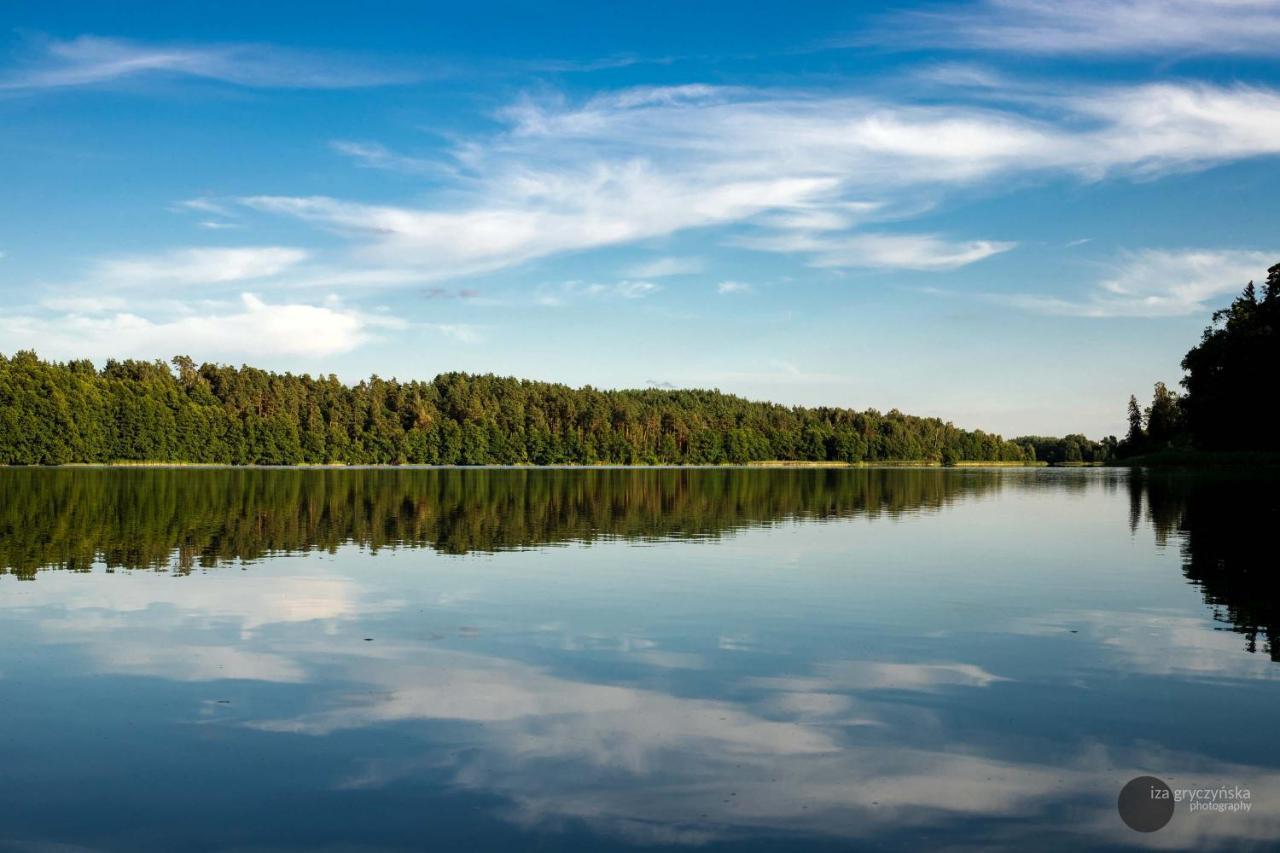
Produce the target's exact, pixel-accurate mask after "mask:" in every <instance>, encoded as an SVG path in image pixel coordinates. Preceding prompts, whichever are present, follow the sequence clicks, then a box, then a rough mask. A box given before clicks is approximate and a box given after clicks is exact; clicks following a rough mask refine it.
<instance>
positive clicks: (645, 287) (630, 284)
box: [614, 281, 662, 299]
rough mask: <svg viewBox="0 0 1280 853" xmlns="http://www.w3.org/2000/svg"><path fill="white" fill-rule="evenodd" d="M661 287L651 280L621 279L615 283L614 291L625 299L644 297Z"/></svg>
mask: <svg viewBox="0 0 1280 853" xmlns="http://www.w3.org/2000/svg"><path fill="white" fill-rule="evenodd" d="M661 289H662V288H661V287H659V286H658V285H656V284H654V283H653V282H651V281H620V282H618V283H617V284H616V285H614V292H615V293H617V294H618V295H619V296H621V297H622V298H623V299H643V298H644V297H646V296H649V295H651V294H653V293H657V292H658V291H659V290H661Z"/></svg>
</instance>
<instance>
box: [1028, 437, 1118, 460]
mask: <svg viewBox="0 0 1280 853" xmlns="http://www.w3.org/2000/svg"><path fill="white" fill-rule="evenodd" d="M1014 441H1015V442H1016V443H1017V444H1019V445H1021V446H1022V448H1023V450H1024V452H1025V453H1026V454H1027V455H1028V456H1029V457H1030V458H1032V459H1035V460H1037V461H1039V462H1048V463H1049V464H1050V465H1101V464H1103V463H1106V462H1110V461H1112V460H1113V459H1114V458H1115V455H1116V447H1117V445H1118V444H1119V442H1118V441H1116V437H1115V436H1114V435H1109V436H1107V437H1106V438H1104V439H1102V440H1101V441H1094V440H1093V439H1091V438H1086V437H1085V436H1083V435H1079V434H1076V435H1066V436H1062V437H1060V438H1055V437H1051V436H1046V435H1024V436H1019V437H1018V438H1015V439H1014Z"/></svg>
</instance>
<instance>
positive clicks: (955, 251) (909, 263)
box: [735, 232, 1017, 270]
mask: <svg viewBox="0 0 1280 853" xmlns="http://www.w3.org/2000/svg"><path fill="white" fill-rule="evenodd" d="M735 242H736V243H737V244H738V245H741V246H746V247H747V248H753V249H761V250H763V251H772V252H804V253H807V254H809V255H810V256H811V263H812V264H813V266H816V267H867V268H872V269H909V270H949V269H955V268H957V267H962V266H965V265H967V264H971V263H974V262H976V261H980V260H982V259H984V258H989V257H991V256H992V255H997V254H1000V253H1001V252H1007V251H1009V250H1010V249H1012V248H1013V247H1014V246H1016V245H1017V244H1016V243H1011V242H997V241H992V240H971V241H950V240H946V239H943V238H941V237H938V236H937V235H934V234H859V233H854V234H850V235H847V236H834V237H832V236H827V235H821V234H819V235H814V234H806V233H803V232H793V233H784V234H777V235H773V236H764V237H743V238H740V239H738V240H736V241H735Z"/></svg>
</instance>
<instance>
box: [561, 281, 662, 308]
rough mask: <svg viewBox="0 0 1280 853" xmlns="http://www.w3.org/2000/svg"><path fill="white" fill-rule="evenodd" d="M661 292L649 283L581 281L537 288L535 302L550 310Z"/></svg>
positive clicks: (636, 297) (658, 286) (660, 288)
mask: <svg viewBox="0 0 1280 853" xmlns="http://www.w3.org/2000/svg"><path fill="white" fill-rule="evenodd" d="M659 290H662V286H661V285H659V284H654V283H653V282H651V281H619V282H615V283H613V284H599V283H596V284H587V283H584V282H581V281H566V282H562V283H561V284H559V285H556V286H554V287H547V286H543V287H540V288H538V292H537V296H536V301H537V303H538V304H539V305H545V306H547V307H550V308H556V307H560V306H562V305H567V304H569V303H570V302H572V301H574V300H576V299H581V298H584V297H585V298H593V299H594V298H600V297H613V298H615V299H643V298H644V297H646V296H652V295H653V294H655V293H657V292H658V291H659Z"/></svg>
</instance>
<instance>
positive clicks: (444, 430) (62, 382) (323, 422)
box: [0, 351, 1032, 465]
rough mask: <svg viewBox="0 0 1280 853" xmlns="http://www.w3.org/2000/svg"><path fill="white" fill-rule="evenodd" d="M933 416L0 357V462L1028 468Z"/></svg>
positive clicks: (502, 382)
mask: <svg viewBox="0 0 1280 853" xmlns="http://www.w3.org/2000/svg"><path fill="white" fill-rule="evenodd" d="M1030 446H1031V445H1022V444H1019V443H1017V442H1014V441H1006V440H1005V439H1003V438H1001V437H1000V436H998V435H992V434H989V433H985V432H982V431H980V430H978V431H969V430H963V429H959V428H957V427H955V426H953V425H952V424H950V423H947V422H944V421H942V420H939V419H938V418H921V417H913V416H911V415H904V414H902V413H901V412H899V411H897V410H893V411H890V412H888V413H887V414H881V413H880V412H877V411H875V410H872V409H868V410H864V411H854V410H851V409H841V408H803V407H797V406H782V405H777V404H773V403H761V402H752V401H748V400H745V399H742V398H741V397H735V396H732V395H729V394H722V393H720V392H719V391H697V390H678V391H666V390H657V389H649V390H630V391H601V390H597V389H594V388H590V387H586V388H569V387H567V386H565V385H556V384H550V383H545V382H531V381H526V380H520V379H511V378H506V377H498V376H492V375H483V376H474V375H468V374H465V373H445V374H442V375H440V376H437V377H436V378H435V379H433V380H432V381H430V382H420V381H412V382H400V381H397V380H395V379H381V378H379V377H377V376H374V377H373V378H371V379H368V380H365V381H362V382H360V383H359V384H357V385H354V386H348V385H344V384H343V383H342V382H340V381H338V379H337V377H335V376H332V375H330V376H327V377H320V378H312V377H311V376H309V375H301V376H296V375H293V374H289V373H272V372H269V371H265V370H259V369H256V368H253V367H241V368H234V367H229V366H225V365H219V364H202V365H199V366H197V365H196V364H195V363H194V362H193V361H192V360H191V359H190V358H187V357H185V356H178V357H176V358H174V359H173V360H172V367H171V366H170V365H168V364H165V363H164V362H162V361H115V360H112V361H108V362H107V363H106V365H105V366H104V367H103V368H102V369H101V370H99V369H97V368H96V367H95V366H94V365H93V363H92V362H90V361H87V360H78V361H68V362H51V361H43V360H41V359H39V358H38V357H37V356H36V354H35V353H33V352H29V351H24V352H19V353H17V354H15V355H14V356H13V357H12V358H6V357H4V356H0V463H3V464H10V465H13V464H19V465H54V464H66V463H74V462H120V461H130V460H133V461H148V462H189V463H222V464H237V465H238V464H260V465H296V464H323V463H346V464H428V465H483V464H497V465H518V464H534V465H555V464H581V465H590V464H597V463H614V464H721V463H743V462H753V461H762V460H807V461H830V462H876V461H885V460H936V461H939V462H943V463H954V462H961V461H1003V462H1020V461H1032V457H1030V456H1029V455H1028V447H1030Z"/></svg>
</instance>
